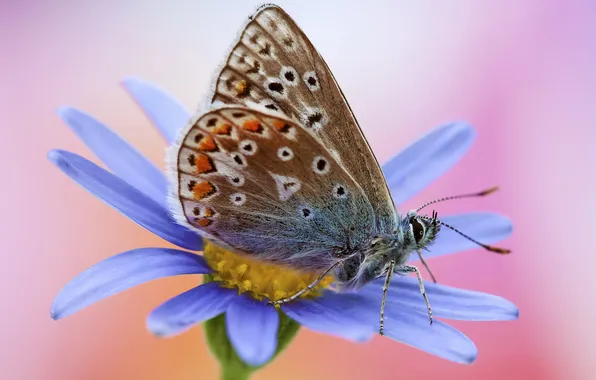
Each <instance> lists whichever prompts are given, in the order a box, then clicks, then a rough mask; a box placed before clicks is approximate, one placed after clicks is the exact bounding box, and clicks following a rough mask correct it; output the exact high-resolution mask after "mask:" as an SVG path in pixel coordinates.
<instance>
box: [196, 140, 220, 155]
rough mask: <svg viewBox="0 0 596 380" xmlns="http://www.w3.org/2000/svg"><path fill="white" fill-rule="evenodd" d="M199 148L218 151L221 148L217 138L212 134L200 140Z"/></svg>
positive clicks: (205, 150) (206, 150)
mask: <svg viewBox="0 0 596 380" xmlns="http://www.w3.org/2000/svg"><path fill="white" fill-rule="evenodd" d="M199 149H200V150H202V151H204V152H216V151H218V150H219V148H218V147H217V144H215V140H214V139H213V137H211V136H205V137H203V138H202V139H201V141H200V142H199Z"/></svg>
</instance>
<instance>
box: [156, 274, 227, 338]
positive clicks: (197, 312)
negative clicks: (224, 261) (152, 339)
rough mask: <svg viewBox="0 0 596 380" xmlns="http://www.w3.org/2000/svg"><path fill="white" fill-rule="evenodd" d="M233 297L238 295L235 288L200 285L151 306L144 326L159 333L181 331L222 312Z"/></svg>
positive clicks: (162, 334) (161, 334) (165, 333)
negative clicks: (153, 308) (153, 307)
mask: <svg viewBox="0 0 596 380" xmlns="http://www.w3.org/2000/svg"><path fill="white" fill-rule="evenodd" d="M235 297H238V295H237V293H236V291H234V290H232V289H225V288H222V287H220V286H219V285H218V284H217V283H215V282H209V283H207V284H203V285H199V286H197V287H196V288H193V289H190V290H188V291H186V292H184V293H182V294H179V295H177V296H176V297H174V298H172V299H170V300H168V301H166V302H165V303H163V304H162V305H161V306H158V307H157V308H156V309H155V310H153V311H152V312H151V314H149V317H148V318H147V328H148V329H149V331H151V332H152V333H153V334H155V335H158V336H162V337H170V336H173V335H177V334H180V333H183V332H184V331H186V330H188V329H189V328H191V327H192V326H194V325H196V324H197V323H200V322H203V321H206V320H208V319H211V318H213V317H216V316H218V315H219V314H221V313H223V312H224V311H225V310H226V308H227V307H228V305H230V302H232V300H233V299H234V298H235Z"/></svg>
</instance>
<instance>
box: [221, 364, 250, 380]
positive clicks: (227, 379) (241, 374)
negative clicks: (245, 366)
mask: <svg viewBox="0 0 596 380" xmlns="http://www.w3.org/2000/svg"><path fill="white" fill-rule="evenodd" d="M252 372H253V370H249V371H242V370H238V368H235V369H230V367H226V366H222V367H221V377H220V380H248V379H249V378H250V375H252Z"/></svg>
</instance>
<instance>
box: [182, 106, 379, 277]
mask: <svg viewBox="0 0 596 380" xmlns="http://www.w3.org/2000/svg"><path fill="white" fill-rule="evenodd" d="M177 168H178V198H179V199H180V201H181V204H182V210H183V213H184V216H185V218H186V220H187V221H188V222H189V223H190V224H191V225H192V226H194V227H195V228H197V229H198V230H199V231H203V232H205V233H207V234H208V235H209V236H215V237H216V238H217V239H219V240H221V241H222V242H223V243H225V244H226V245H227V246H229V247H231V248H233V249H235V250H238V251H241V252H245V253H249V254H252V255H255V256H257V257H261V258H263V259H266V260H269V261H273V262H280V263H286V264H289V265H293V266H295V267H297V268H303V269H326V268H327V267H328V266H329V265H330V263H332V262H333V260H334V257H333V253H334V252H336V251H337V250H338V249H341V248H342V247H344V246H345V245H346V239H348V236H350V238H352V239H353V238H358V236H359V235H363V236H364V235H366V234H370V226H371V224H372V219H371V217H372V209H371V207H370V204H369V203H368V200H367V198H366V197H365V196H364V193H363V192H362V189H360V187H359V186H358V185H357V184H356V183H354V181H353V179H352V178H351V176H350V175H349V174H347V173H346V172H345V171H344V170H343V169H342V167H341V166H340V165H339V164H338V163H337V161H336V160H335V158H334V157H333V156H332V155H331V154H330V153H329V152H328V151H327V150H326V149H325V147H324V146H322V145H321V143H320V142H319V140H318V139H316V138H315V137H314V136H312V135H311V133H310V132H309V131H307V130H306V129H305V128H304V127H303V126H302V125H300V124H299V123H296V122H294V121H291V120H289V119H286V118H283V117H280V116H279V115H275V114H269V113H263V112H259V111H256V110H252V109H248V108H245V107H225V108H221V109H216V110H213V111H210V112H208V113H206V114H204V115H202V116H201V117H199V118H198V120H197V121H196V123H195V124H194V125H193V126H192V127H191V129H190V130H189V131H188V133H187V134H186V135H185V136H184V139H183V140H182V144H181V146H180V148H179V150H178V156H177ZM367 228H368V230H367Z"/></svg>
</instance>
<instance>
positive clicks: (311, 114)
mask: <svg viewBox="0 0 596 380" xmlns="http://www.w3.org/2000/svg"><path fill="white" fill-rule="evenodd" d="M212 102H213V103H214V104H221V103H223V104H245V105H247V106H249V107H255V106H259V107H265V108H267V109H269V110H273V111H279V112H282V113H283V114H285V115H286V116H287V117H289V118H290V119H292V120H295V121H297V122H299V123H300V124H302V125H304V126H305V127H307V128H308V129H309V130H310V131H312V132H313V134H314V135H316V136H317V137H318V138H319V139H320V140H321V141H322V143H323V145H324V146H325V148H326V149H327V150H328V151H330V152H331V153H332V154H333V156H334V157H335V159H336V160H337V162H338V163H339V164H340V165H341V166H343V167H344V168H345V170H346V171H347V172H348V173H349V174H350V175H351V176H352V177H353V178H354V180H355V182H356V183H358V184H359V186H360V187H361V188H362V189H363V191H364V193H365V195H366V196H367V198H368V199H369V201H370V204H371V205H372V206H373V208H374V210H375V215H376V218H375V222H374V224H375V225H376V229H377V231H380V232H390V231H393V230H394V229H395V221H396V210H395V205H394V204H393V200H392V198H391V195H390V192H389V188H388V186H387V182H386V180H385V177H384V176H383V173H382V171H381V168H380V166H379V164H378V162H377V160H376V158H375V156H374V154H373V152H372V151H371V149H370V146H369V145H368V142H367V141H366V139H365V137H364V135H363V134H362V131H361V129H360V127H359V126H358V123H357V121H356V118H355V117H354V114H353V113H352V111H351V109H350V107H349V105H348V103H347V101H346V99H345V97H344V95H343V93H342V92H341V90H340V88H339V86H338V84H337V82H336V80H335V78H334V77H333V74H332V73H331V71H330V70H329V67H328V66H327V64H326V63H325V61H324V60H323V58H322V57H321V55H320V54H319V53H318V52H317V50H316V49H315V48H314V46H313V45H312V43H311V42H310V41H309V39H308V38H307V37H306V35H305V34H304V32H302V30H301V29H300V28H299V27H298V26H297V25H296V23H295V22H294V21H293V20H292V19H291V18H290V16H289V15H288V14H287V13H285V12H284V11H283V10H282V9H281V8H279V7H277V6H275V5H265V6H263V7H261V8H259V9H258V10H257V12H256V13H255V14H254V15H252V16H251V17H250V18H249V21H248V23H247V25H246V26H245V28H244V29H243V30H242V32H241V34H240V37H239V40H238V42H237V43H236V44H235V45H234V46H233V48H232V50H231V53H230V55H229V57H228V58H227V61H226V62H225V65H224V67H223V69H222V70H221V72H220V73H219V75H218V77H217V79H216V83H215V90H214V94H213V96H212Z"/></svg>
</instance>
